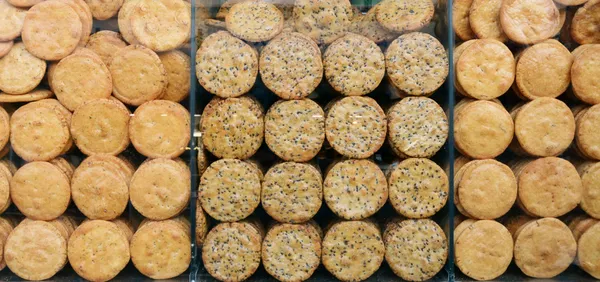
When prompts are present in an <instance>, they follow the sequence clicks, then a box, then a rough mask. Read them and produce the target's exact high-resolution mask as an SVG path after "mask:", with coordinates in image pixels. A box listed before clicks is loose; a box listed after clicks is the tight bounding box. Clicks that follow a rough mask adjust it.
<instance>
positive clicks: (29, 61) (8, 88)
mask: <svg viewBox="0 0 600 282" xmlns="http://www.w3.org/2000/svg"><path fill="white" fill-rule="evenodd" d="M45 72H46V62H44V61H43V60H41V59H38V58H36V57H35V56H33V55H32V54H31V53H29V52H28V51H27V49H25V45H24V44H23V43H20V42H19V43H16V44H14V45H13V47H12V48H11V49H10V51H9V52H8V54H6V55H5V56H4V57H2V58H0V90H1V91H2V92H5V93H2V95H0V97H1V98H4V96H7V94H13V95H18V94H25V93H27V92H30V91H32V90H33V89H34V88H35V87H37V86H38V85H39V84H40V82H41V81H42V78H44V74H45ZM7 98H9V99H10V98H12V97H7ZM15 98H16V97H15Z"/></svg>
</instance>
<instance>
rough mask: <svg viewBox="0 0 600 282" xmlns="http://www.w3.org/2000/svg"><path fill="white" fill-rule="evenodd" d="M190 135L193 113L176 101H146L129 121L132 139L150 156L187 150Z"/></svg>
mask: <svg viewBox="0 0 600 282" xmlns="http://www.w3.org/2000/svg"><path fill="white" fill-rule="evenodd" d="M190 135H191V133H190V113H189V112H188V111H187V109H185V108H184V107H183V106H182V105H180V104H178V103H175V102H172V101H167V100H155V101H150V102H146V103H144V104H143V105H141V106H139V107H138V108H137V109H136V110H135V112H134V114H133V117H132V118H131V120H130V121H129V137H130V138H131V143H132V144H133V146H134V147H135V148H136V149H137V151H138V152H139V153H140V154H142V155H144V156H146V157H149V158H175V157H178V156H179V155H181V154H182V153H183V152H184V151H185V150H186V148H187V146H188V143H189V142H190V138H191V136H190Z"/></svg>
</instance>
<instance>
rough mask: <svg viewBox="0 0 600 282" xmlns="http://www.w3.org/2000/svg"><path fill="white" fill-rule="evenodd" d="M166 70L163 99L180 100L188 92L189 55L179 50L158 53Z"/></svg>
mask: <svg viewBox="0 0 600 282" xmlns="http://www.w3.org/2000/svg"><path fill="white" fill-rule="evenodd" d="M158 57H159V58H160V61H161V62H162V64H163V66H164V67H165V70H166V71H167V81H168V83H167V88H166V89H165V92H164V93H163V94H162V96H161V97H160V98H161V99H163V100H169V101H173V102H181V101H183V100H184V99H185V98H187V96H188V95H189V94H190V77H191V75H190V56H188V55H187V54H186V53H184V52H181V51H179V50H173V51H169V52H165V53H160V54H159V55H158Z"/></svg>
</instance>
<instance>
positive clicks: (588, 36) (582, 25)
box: [571, 0, 600, 44]
mask: <svg viewBox="0 0 600 282" xmlns="http://www.w3.org/2000/svg"><path fill="white" fill-rule="evenodd" d="M598 28H600V1H598V0H590V1H588V2H587V3H585V5H583V7H580V8H579V9H577V12H575V16H573V22H572V24H571V36H572V37H573V40H575V41H576V42H577V43H579V44H597V43H600V35H599V34H598Z"/></svg>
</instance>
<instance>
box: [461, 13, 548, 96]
mask: <svg viewBox="0 0 600 282" xmlns="http://www.w3.org/2000/svg"><path fill="white" fill-rule="evenodd" d="M553 5H554V4H553ZM456 75H457V78H458V81H459V83H460V85H461V86H462V88H463V89H464V91H465V92H466V93H467V94H468V95H469V96H471V97H473V98H475V99H484V100H490V99H494V98H498V97H500V96H501V95H503V94H504V93H506V91H508V90H509V89H510V87H511V85H512V84H513V81H514V79H515V59H514V57H513V55H512V53H511V52H510V50H509V49H508V47H506V45H504V44H503V43H502V42H499V41H497V40H493V39H480V40H477V41H476V42H475V43H473V44H471V45H470V46H468V47H467V48H466V49H465V50H464V53H463V54H462V55H461V56H460V57H459V58H458V62H457V63H456Z"/></svg>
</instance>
